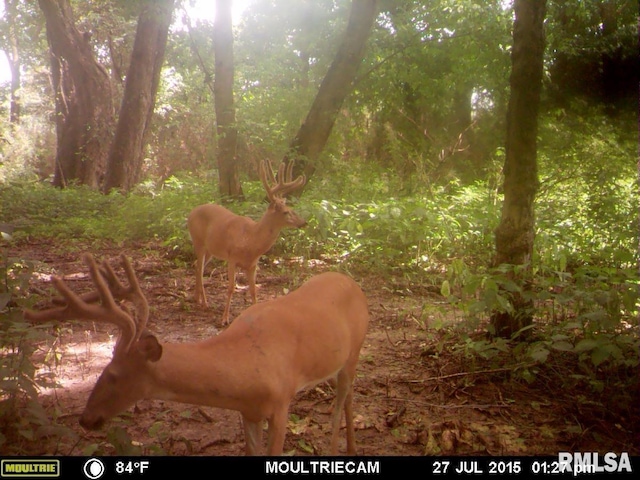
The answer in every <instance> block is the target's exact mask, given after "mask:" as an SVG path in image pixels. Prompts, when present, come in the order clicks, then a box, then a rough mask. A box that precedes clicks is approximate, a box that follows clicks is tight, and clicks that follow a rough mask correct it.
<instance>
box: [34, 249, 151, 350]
mask: <svg viewBox="0 0 640 480" xmlns="http://www.w3.org/2000/svg"><path fill="white" fill-rule="evenodd" d="M121 257H122V262H123V264H124V268H125V271H126V273H127V277H128V279H129V287H124V285H122V283H120V281H119V280H118V279H117V277H116V276H115V273H114V272H113V269H112V268H111V266H110V265H109V264H108V263H107V262H103V269H102V271H99V269H98V265H97V264H96V262H95V260H94V259H93V257H92V256H91V255H90V254H85V255H83V260H84V262H85V263H86V264H87V266H88V267H89V274H90V276H91V279H92V281H93V283H94V285H95V286H96V289H97V292H91V293H90V294H85V295H82V296H79V295H77V294H76V293H74V292H72V291H71V290H70V289H69V287H68V286H67V284H66V283H65V282H64V281H63V280H62V278H60V277H58V276H54V277H53V279H52V281H53V285H54V287H55V288H56V290H58V292H60V294H61V295H62V297H63V298H64V299H65V301H66V305H65V306H64V307H54V308H49V309H47V310H42V311H34V310H25V312H24V316H25V318H26V319H27V320H31V321H36V322H41V321H47V320H70V319H78V320H94V321H98V322H105V323H112V324H114V325H116V326H118V327H119V328H120V332H121V333H120V338H119V339H118V341H117V343H116V346H115V349H114V357H115V356H117V355H122V354H124V353H126V352H127V351H128V350H129V347H130V346H131V345H132V343H133V342H134V341H136V340H137V339H138V338H139V337H140V334H141V333H142V330H143V329H144V326H145V325H146V322H147V318H148V315H149V305H148V303H147V301H146V299H145V297H144V294H143V293H142V291H141V290H140V285H139V284H138V280H137V278H136V276H135V272H134V271H133V267H131V263H130V262H129V260H128V259H127V258H126V257H125V256H124V255H122V256H121ZM105 278H106V280H107V282H109V285H110V286H111V290H109V287H108V286H107V283H106V282H105ZM114 294H115V296H116V297H117V298H119V299H126V300H129V301H131V302H132V303H134V305H135V307H136V310H137V312H138V324H137V325H136V322H135V321H134V320H133V319H132V318H131V316H130V315H129V313H128V312H127V311H126V310H124V309H121V308H119V307H118V305H116V302H115V300H114ZM97 300H100V304H99V305H97V304H95V303H94V302H96V301H97Z"/></svg>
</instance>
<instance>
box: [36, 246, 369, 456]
mask: <svg viewBox="0 0 640 480" xmlns="http://www.w3.org/2000/svg"><path fill="white" fill-rule="evenodd" d="M83 260H84V262H85V263H86V265H87V267H88V269H89V274H90V278H91V280H92V283H93V285H94V286H95V291H92V292H89V293H88V294H83V295H78V294H77V293H75V292H73V291H72V290H71V289H70V288H69V287H68V285H67V284H66V283H65V281H64V280H63V279H62V278H61V277H58V276H54V277H53V278H52V282H53V286H54V287H55V289H56V290H57V291H58V292H59V293H60V295H61V296H62V299H60V300H61V301H58V302H57V304H56V303H54V306H51V307H49V308H46V309H43V310H25V312H24V316H25V319H27V320H29V321H32V322H42V321H52V320H57V321H64V320H71V319H76V320H87V321H94V322H104V323H108V324H112V325H116V326H117V327H118V329H119V331H120V335H119V336H118V339H117V341H116V344H115V347H114V350H113V357H112V359H111V361H110V363H109V364H108V365H107V366H106V367H105V368H104V370H103V371H102V373H101V375H100V376H99V378H98V380H97V382H96V384H95V386H94V388H93V390H92V392H91V394H90V395H89V398H88V400H87V403H86V406H85V408H84V411H83V412H82V414H81V416H80V420H79V422H80V425H81V426H82V427H84V428H85V429H87V430H96V429H99V428H101V427H102V426H103V425H104V424H105V423H106V422H107V421H108V420H109V419H111V418H112V417H114V416H116V415H118V414H120V413H121V412H123V411H125V410H126V409H128V408H129V407H130V406H132V405H134V404H135V403H136V402H137V401H139V400H142V399H159V400H169V401H175V402H182V403H188V404H195V405H203V406H211V407H217V408H223V409H230V410H236V411H238V412H240V414H241V416H242V422H243V428H244V437H245V454H246V455H259V454H261V453H260V452H261V451H262V450H263V449H262V447H263V442H262V432H263V424H264V421H266V422H267V431H268V434H267V449H266V451H267V454H268V455H282V453H283V448H284V441H285V436H286V429H287V418H288V410H289V406H290V403H291V402H292V400H293V398H294V396H295V395H296V393H297V392H299V391H300V390H303V389H305V388H309V387H311V386H313V385H316V384H318V383H320V382H322V381H324V380H330V379H334V380H335V384H336V387H335V391H336V395H335V399H334V405H333V411H332V419H331V423H332V434H331V441H330V452H331V454H332V455H336V454H337V453H338V441H339V439H338V437H339V431H340V427H341V420H342V412H343V411H344V417H345V424H346V443H347V445H346V446H347V448H346V451H347V454H349V455H355V454H356V445H355V434H354V424H353V411H352V403H353V382H354V379H355V376H356V367H357V364H358V360H359V356H360V350H361V348H362V345H363V343H364V339H365V335H366V332H367V329H368V324H369V310H368V305H367V298H366V296H365V294H364V292H363V291H362V290H361V288H360V287H359V286H358V284H357V283H356V282H355V281H354V280H353V279H352V278H351V277H349V276H347V275H345V274H342V273H338V272H324V273H321V274H318V275H314V276H312V277H310V278H309V279H308V280H307V281H306V282H304V283H303V284H302V285H301V286H300V287H299V288H297V289H295V290H292V291H291V292H290V293H288V294H286V295H284V296H279V297H276V298H274V299H271V300H269V301H265V302H261V303H257V304H253V305H251V306H249V307H248V308H247V309H245V310H243V311H242V312H241V313H240V315H238V316H237V317H236V318H235V319H234V321H233V322H231V324H230V325H229V326H228V327H227V328H225V329H224V330H223V331H221V333H219V334H218V335H215V336H212V337H210V338H208V339H205V340H201V341H197V342H187V343H161V342H160V341H159V340H158V339H157V337H156V336H155V335H154V334H153V333H151V332H150V331H149V330H148V329H147V328H146V325H147V320H148V317H149V305H148V302H147V300H146V298H145V295H144V293H143V292H142V290H141V288H140V285H139V282H138V279H137V277H136V273H135V271H134V269H133V267H132V265H131V262H130V261H129V259H128V258H127V257H126V256H125V255H121V261H122V265H123V268H124V271H125V273H126V276H127V279H128V286H125V285H123V284H122V283H121V282H120V280H119V279H118V278H117V276H116V274H115V273H114V271H113V269H112V268H111V266H110V264H109V263H108V262H106V261H104V262H103V263H102V266H101V267H98V265H97V263H96V261H95V260H94V258H93V256H91V255H90V254H85V255H84V256H83ZM124 301H128V302H131V303H132V304H133V306H134V312H133V314H132V313H131V312H130V311H129V309H128V308H126V306H125V305H122V304H121V303H118V302H124Z"/></svg>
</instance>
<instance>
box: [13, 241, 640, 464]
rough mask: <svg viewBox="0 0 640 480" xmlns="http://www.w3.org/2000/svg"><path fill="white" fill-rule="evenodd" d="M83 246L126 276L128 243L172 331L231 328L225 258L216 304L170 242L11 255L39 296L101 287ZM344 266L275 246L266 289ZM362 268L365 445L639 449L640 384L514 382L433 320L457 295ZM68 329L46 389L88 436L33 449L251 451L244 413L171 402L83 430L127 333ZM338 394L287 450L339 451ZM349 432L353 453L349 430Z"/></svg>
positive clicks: (400, 451) (313, 392) (317, 398)
mask: <svg viewBox="0 0 640 480" xmlns="http://www.w3.org/2000/svg"><path fill="white" fill-rule="evenodd" d="M85 251H88V252H91V253H93V254H94V255H95V256H96V258H97V259H98V260H102V259H104V258H107V259H111V260H112V264H113V265H114V266H117V269H116V271H117V272H118V273H121V268H120V265H119V261H118V255H119V254H120V253H121V252H124V253H126V254H127V255H128V256H129V257H131V258H132V259H133V265H134V268H135V269H136V271H137V274H138V278H139V279H140V283H141V286H142V288H143V290H144V292H145V293H146V296H147V299H148V300H149V303H150V305H151V315H150V320H149V324H148V327H149V328H150V330H152V331H153V332H154V333H155V334H156V335H157V336H158V338H159V339H160V340H161V341H163V342H188V341H195V340H200V339H203V338H206V337H208V336H210V335H215V334H216V333H217V332H218V331H219V330H220V329H221V328H222V326H221V325H220V324H219V318H220V317H221V314H222V310H223V305H224V298H225V289H226V274H225V272H226V269H225V268H224V266H223V264H222V263H221V262H217V261H216V262H212V263H213V265H210V266H209V267H208V269H207V273H209V272H211V271H212V273H211V275H208V276H207V277H206V279H205V288H206V291H207V295H208V299H209V305H210V306H209V308H208V309H207V308H204V307H200V306H196V305H195V304H194V302H193V300H192V295H193V289H194V273H193V269H192V268H191V266H190V264H189V262H187V261H183V262H176V261H174V259H172V258H170V254H169V253H168V252H167V251H166V249H163V248H162V247H161V246H160V245H146V244H145V245H138V246H128V247H125V248H119V247H117V246H104V245H100V246H91V245H83V246H80V245H78V246H75V247H72V246H69V245H66V246H61V247H58V246H56V245H55V244H53V243H51V242H47V243H21V244H20V245H19V246H11V247H9V251H8V255H9V256H10V257H18V258H23V259H29V260H34V261H37V262H39V264H38V272H39V273H38V275H37V276H36V277H35V278H34V279H33V280H32V282H31V285H30V290H31V291H30V293H31V294H33V293H36V292H37V293H40V294H42V293H43V292H51V289H50V287H49V285H47V281H48V279H49V276H50V274H51V273H55V274H57V275H62V276H64V278H65V279H66V280H67V282H68V284H69V285H70V286H71V287H72V288H73V289H74V290H76V291H78V292H84V291H87V290H89V289H91V284H90V282H89V280H88V276H87V269H86V267H85V265H84V264H83V263H82V261H81V259H80V257H81V254H82V253H84V252H85ZM176 264H183V265H184V267H176ZM212 267H213V268H212ZM334 268H336V266H335V265H328V264H327V263H324V262H321V261H306V262H304V263H303V264H300V263H297V264H294V263H289V264H287V265H283V261H282V260H279V259H277V258H275V257H274V256H272V255H267V256H265V257H263V259H262V261H261V266H260V270H259V272H258V284H259V289H258V299H259V301H265V300H267V299H269V298H273V297H275V296H279V295H283V294H285V292H286V291H287V289H292V288H295V286H296V285H299V284H300V283H301V282H302V281H304V280H305V279H306V278H308V277H309V276H311V275H312V274H315V273H319V272H321V271H323V270H327V269H334ZM353 276H354V278H355V279H356V280H357V281H358V282H359V283H360V285H361V286H362V288H363V290H364V291H365V293H366V294H367V297H368V299H369V306H370V312H371V322H370V327H369V332H368V335H367V338H366V341H365V344H364V347H363V350H362V352H361V358H360V364H359V368H358V377H357V380H356V382H355V396H354V414H355V422H356V443H357V452H358V454H359V455H372V456H377V455H557V453H558V452H559V451H598V452H602V453H604V452H609V451H612V452H629V454H630V455H638V454H639V453H640V441H639V438H638V428H637V427H638V424H639V422H638V408H637V400H638V392H637V390H635V391H634V392H614V393H613V394H612V392H603V393H602V394H600V395H596V394H592V393H590V391H589V389H588V388H586V387H585V386H584V384H580V383H579V382H576V383H575V384H574V385H575V386H574V387H573V388H569V387H568V386H567V382H564V381H562V379H563V378H565V379H566V378H567V376H568V375H569V374H570V373H571V372H566V371H563V368H564V366H563V365H553V366H545V368H540V370H539V373H538V375H537V377H536V379H535V380H534V381H533V382H532V383H529V384H528V383H526V382H524V381H523V380H514V378H515V377H514V376H513V374H512V373H513V369H514V368H515V367H512V366H509V365H506V364H500V363H499V362H498V363H496V362H495V361H493V362H489V361H484V360H482V359H481V358H479V357H476V358H475V359H471V358H470V357H469V356H465V355H463V354H460V353H458V352H456V351H455V350H454V349H453V345H454V343H453V342H452V339H451V335H452V332H454V333H455V331H456V330H455V329H453V328H442V329H439V330H437V329H434V328H432V327H431V326H430V325H429V321H427V322H425V321H423V320H424V317H423V316H421V313H422V312H424V309H423V307H424V305H430V306H432V307H433V311H434V312H437V311H438V310H437V307H438V306H443V305H445V303H444V299H443V298H442V297H440V296H439V295H438V294H437V293H436V292H431V291H429V289H427V288H422V287H421V286H419V285H406V284H403V283H402V282H401V281H398V280H397V279H396V280H393V279H388V278H386V279H385V278H380V277H376V276H362V275H357V276H356V275H355V274H354V275H353ZM45 303H46V302H45ZM248 305H249V295H248V292H247V291H246V287H245V286H244V277H242V276H241V277H239V279H238V288H237V290H236V293H235V294H234V297H233V301H232V312H231V313H232V317H233V316H235V315H237V314H238V313H239V312H240V311H241V310H242V309H243V308H245V307H246V306H248ZM436 315H437V314H436ZM452 319H453V316H452V318H451V319H449V320H451V321H453V320H452ZM440 320H442V319H440ZM445 321H448V320H447V319H445ZM458 321H460V319H459V318H458ZM64 327H65V328H62V329H60V337H59V339H58V342H57V344H56V346H55V348H56V350H57V352H58V353H60V354H61V357H60V359H59V363H58V365H57V366H56V367H54V372H55V374H56V377H57V381H58V383H59V385H60V386H59V388H56V389H55V390H50V391H43V392H42V395H41V403H42V405H44V406H45V409H46V412H47V414H48V415H51V417H53V416H57V421H58V422H59V423H62V424H64V425H66V426H68V427H69V428H70V429H71V430H72V431H73V432H75V434H77V436H76V437H75V438H73V437H63V438H62V439H60V438H53V439H51V438H43V439H38V440H37V441H34V442H32V443H30V444H27V445H25V448H27V449H29V450H31V451H30V452H29V453H31V454H55V455H83V454H89V453H93V450H96V449H97V450H96V453H99V454H102V455H108V454H113V453H115V450H114V448H113V446H112V445H113V443H114V441H113V439H114V433H113V431H114V427H121V428H122V429H124V431H125V432H126V434H127V435H128V436H129V437H130V438H131V439H132V440H133V445H132V446H131V448H132V449H133V450H130V451H132V452H134V453H135V452H140V453H144V454H153V453H161V454H167V455H242V454H244V438H243V432H242V425H241V419H240V415H239V413H237V412H234V411H227V410H222V409H215V408H210V407H200V406H194V405H187V404H179V403H173V402H169V401H159V400H144V401H140V402H139V403H138V404H137V405H136V406H135V408H132V409H130V410H129V413H128V414H127V415H123V416H120V417H118V418H116V419H114V420H112V421H111V422H110V423H109V424H108V425H107V426H106V427H105V428H104V429H103V430H101V431H97V432H87V431H84V430H83V429H82V427H80V425H79V424H78V418H79V416H80V414H81V412H82V410H83V408H84V404H85V402H86V400H87V397H88V395H89V393H90V391H91V389H92V388H93V385H94V383H95V381H96V379H97V377H98V375H99V374H100V372H101V370H102V369H103V368H104V366H105V365H106V364H107V363H108V362H109V360H110V356H111V351H112V348H113V340H114V339H115V334H116V330H115V328H114V327H112V326H108V325H103V324H93V323H89V322H76V321H74V322H66V323H65V325H64ZM50 347H51V346H50V345H42V346H41V348H40V351H39V353H38V354H37V355H40V356H43V353H44V352H45V351H47V349H49V348H50ZM214 361H215V359H214ZM42 368H43V369H46V368H51V367H45V366H43V367H42ZM332 398H333V390H332V387H331V385H329V384H326V383H325V384H321V385H319V386H317V387H315V388H313V389H310V390H307V391H304V392H300V393H299V394H298V395H297V397H296V398H295V400H294V401H293V402H292V404H291V407H290V421H289V425H288V432H287V437H286V441H285V452H286V453H287V454H295V455H309V454H313V455H322V454H327V453H328V450H329V438H330V431H331V428H330V415H329V413H328V409H329V407H330V405H331V400H332ZM109 431H111V433H109ZM124 438H125V440H126V438H127V437H126V436H125V437H124ZM340 441H341V444H340V449H341V451H344V449H345V439H344V432H343V435H342V436H341V440H340Z"/></svg>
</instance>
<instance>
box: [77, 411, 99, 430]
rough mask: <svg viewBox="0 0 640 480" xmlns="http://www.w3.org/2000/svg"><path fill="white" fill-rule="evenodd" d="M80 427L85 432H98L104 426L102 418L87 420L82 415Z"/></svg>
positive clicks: (85, 416)
mask: <svg viewBox="0 0 640 480" xmlns="http://www.w3.org/2000/svg"><path fill="white" fill-rule="evenodd" d="M80 425H81V426H82V427H83V428H86V429H87V430H99V429H100V428H101V427H102V426H103V425H104V418H103V417H96V418H87V415H84V414H83V415H82V416H81V417H80Z"/></svg>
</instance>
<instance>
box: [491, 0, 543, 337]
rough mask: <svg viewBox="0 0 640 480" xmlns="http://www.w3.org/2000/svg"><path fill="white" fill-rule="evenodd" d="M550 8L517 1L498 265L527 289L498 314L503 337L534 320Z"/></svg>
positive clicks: (538, 1) (497, 330) (536, 0)
mask: <svg viewBox="0 0 640 480" xmlns="http://www.w3.org/2000/svg"><path fill="white" fill-rule="evenodd" d="M545 7H546V0H515V2H514V9H515V21H514V25H513V50H512V53H511V79H510V86H511V94H510V98H509V106H508V109H507V138H506V158H505V164H504V203H503V205H502V215H501V219H500V224H499V225H498V227H497V228H496V231H495V239H496V254H495V258H494V266H499V265H502V264H508V265H513V266H515V268H514V269H513V271H512V272H511V275H513V277H514V280H516V281H517V282H518V284H519V285H520V286H521V288H522V290H521V291H518V292H514V293H513V296H512V305H513V311H507V312H496V313H494V314H493V315H492V318H491V326H492V328H493V333H494V334H495V335H498V336H502V337H511V336H512V335H513V334H515V333H516V332H518V331H520V330H522V329H523V328H525V327H527V326H529V325H531V323H532V321H533V304H532V301H531V300H530V299H529V298H528V296H527V295H526V291H527V290H528V288H529V285H530V276H531V272H532V269H531V261H532V257H533V244H534V236H535V215H534V199H535V196H536V192H537V190H538V168H537V144H536V136H537V132H538V110H539V105H540V93H541V90H542V67H543V54H544V44H545V42H544V28H543V22H544V16H545ZM516 272H517V273H516Z"/></svg>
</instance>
